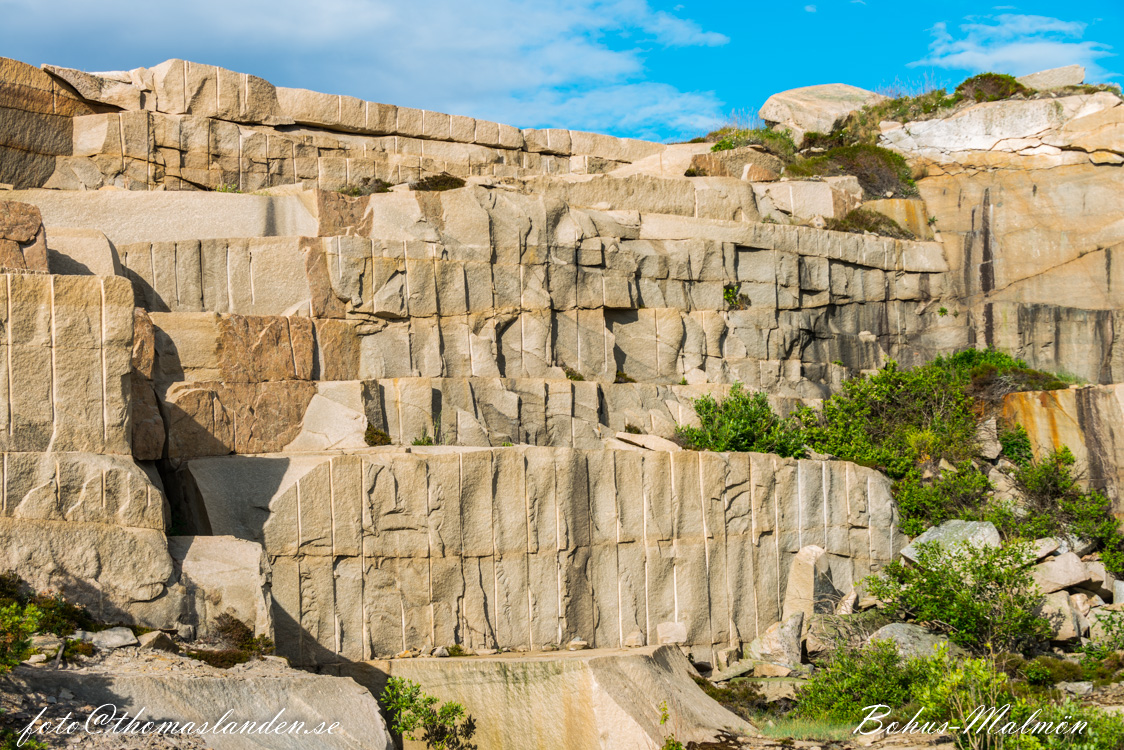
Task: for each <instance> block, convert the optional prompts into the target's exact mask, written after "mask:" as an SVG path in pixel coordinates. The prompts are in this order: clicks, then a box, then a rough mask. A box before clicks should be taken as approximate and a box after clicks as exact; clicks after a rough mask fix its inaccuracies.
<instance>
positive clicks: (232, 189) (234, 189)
mask: <svg viewBox="0 0 1124 750" xmlns="http://www.w3.org/2000/svg"><path fill="white" fill-rule="evenodd" d="M215 192H216V193H241V192H242V191H241V190H240V189H239V187H238V183H236V182H231V183H226V182H224V183H223V184H221V185H219V186H218V187H217V188H215Z"/></svg>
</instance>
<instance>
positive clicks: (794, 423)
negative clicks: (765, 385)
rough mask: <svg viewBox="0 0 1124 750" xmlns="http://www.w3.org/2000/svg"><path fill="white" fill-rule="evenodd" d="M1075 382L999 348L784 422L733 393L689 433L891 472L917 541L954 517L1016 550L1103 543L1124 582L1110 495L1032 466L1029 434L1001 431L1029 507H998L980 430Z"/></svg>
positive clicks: (1062, 468)
mask: <svg viewBox="0 0 1124 750" xmlns="http://www.w3.org/2000/svg"><path fill="white" fill-rule="evenodd" d="M1067 386H1068V380H1067V379H1066V378H1063V377H1060V376H1057V375H1054V374H1052V373H1046V372H1042V371H1040V370H1034V369H1032V368H1030V367H1028V366H1027V364H1026V362H1024V361H1023V360H1020V359H1015V358H1013V357H1010V356H1008V355H1006V354H1003V353H1001V352H997V351H994V350H976V349H969V350H967V351H963V352H960V353H958V354H954V355H952V356H950V357H939V358H937V359H936V360H934V361H932V362H929V363H928V364H925V365H921V366H919V367H915V368H912V369H903V368H900V367H898V365H897V363H895V362H893V361H891V362H888V363H887V364H886V366H885V367H883V368H882V369H881V370H880V371H878V372H876V373H873V374H868V375H859V376H857V377H854V378H850V379H848V380H846V381H845V382H844V383H843V386H842V388H841V389H840V391H839V392H838V393H836V394H834V395H833V396H831V397H830V398H827V399H825V400H824V401H823V403H822V405H821V406H820V408H819V409H812V408H810V407H802V408H800V409H797V410H796V411H795V412H794V413H793V414H791V415H789V416H788V417H786V418H782V417H780V416H779V415H777V414H776V412H774V411H773V409H772V407H771V406H770V405H769V402H768V400H767V398H766V397H765V395H764V394H762V393H749V392H747V391H746V390H745V389H744V388H743V387H742V386H741V385H740V384H735V386H734V388H733V389H732V390H731V391H730V394H729V395H728V396H727V398H725V399H722V400H716V399H714V398H713V397H711V396H705V397H703V398H699V399H697V400H696V401H695V402H694V406H695V413H696V414H697V415H698V417H699V422H700V426H699V427H690V426H680V427H679V428H678V430H677V436H678V439H679V440H680V442H681V443H682V444H683V445H684V446H686V447H688V448H691V449H695V450H713V451H757V452H768V453H776V454H779V455H782V456H788V457H796V458H800V457H803V456H805V455H807V452H808V450H809V449H810V450H813V451H816V452H817V453H821V454H828V455H831V456H834V457H836V458H839V459H841V460H845V461H852V462H854V463H857V464H860V465H863V466H868V467H871V468H874V469H878V470H879V471H882V472H884V473H885V474H886V475H887V476H888V477H890V479H892V480H894V497H895V500H896V501H897V504H898V509H899V511H900V512H901V529H902V531H904V532H905V533H907V534H909V535H911V536H916V535H917V534H920V533H922V532H923V531H924V530H925V529H927V528H929V527H930V526H934V525H938V524H940V523H943V522H944V521H948V520H951V519H964V520H985V521H991V522H992V523H994V524H995V525H996V527H997V528H998V529H999V531H1000V533H1001V535H1002V536H1003V537H1004V538H1005V539H1008V540H1015V539H1036V538H1040V537H1043V536H1049V535H1052V534H1061V533H1074V534H1077V535H1079V536H1080V537H1082V538H1084V539H1087V540H1089V541H1092V542H1095V543H1096V545H1097V548H1098V549H1099V550H1100V552H1101V555H1102V558H1103V560H1104V562H1105V565H1106V567H1107V568H1108V569H1110V570H1112V571H1116V572H1124V534H1121V532H1120V530H1119V528H1118V524H1117V523H1116V521H1115V519H1114V518H1113V517H1112V514H1111V502H1110V501H1109V500H1108V498H1106V497H1105V496H1104V494H1103V493H1100V492H1097V491H1085V490H1083V489H1082V488H1081V486H1080V484H1079V483H1078V477H1077V476H1076V475H1075V473H1074V463H1075V462H1074V460H1073V456H1072V454H1071V453H1070V452H1069V451H1068V450H1066V449H1064V448H1063V449H1061V450H1059V451H1058V452H1056V453H1053V454H1050V455H1047V456H1045V457H1043V458H1042V459H1041V460H1037V461H1036V460H1034V459H1033V457H1032V454H1031V451H1030V444H1029V440H1028V438H1027V436H1026V434H1025V432H1020V431H1019V430H1018V429H1017V428H1015V427H1013V426H1008V427H1006V428H1005V429H1004V430H1003V431H1002V432H1001V433H1000V438H1001V440H1000V444H1001V446H1002V447H1003V450H1004V456H1005V457H1007V458H1008V459H1009V460H1011V461H1012V462H1013V463H1015V464H1016V465H1017V467H1018V468H1017V469H1016V470H1015V471H1014V472H1013V480H1014V483H1015V485H1016V486H1017V488H1018V489H1019V490H1020V494H1021V496H1022V497H1023V498H1025V500H1024V501H1023V502H1022V503H1021V504H1019V505H1017V506H1016V505H1013V504H1012V503H1011V502H1010V501H1007V500H1003V499H1001V498H997V497H996V495H995V493H994V489H995V488H994V487H993V486H992V483H991V481H990V480H989V479H988V476H987V474H986V473H985V471H984V468H982V467H984V466H985V464H984V463H983V462H982V461H981V460H980V456H979V447H978V444H977V437H976V432H977V424H978V422H979V421H980V419H981V417H983V416H985V415H990V414H994V413H995V412H997V411H998V407H999V405H1000V403H1001V401H1002V399H1003V397H1004V396H1006V395H1007V394H1008V393H1013V392H1016V391H1024V390H1056V389H1059V388H1065V387H1067Z"/></svg>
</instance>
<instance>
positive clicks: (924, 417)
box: [798, 361, 976, 479]
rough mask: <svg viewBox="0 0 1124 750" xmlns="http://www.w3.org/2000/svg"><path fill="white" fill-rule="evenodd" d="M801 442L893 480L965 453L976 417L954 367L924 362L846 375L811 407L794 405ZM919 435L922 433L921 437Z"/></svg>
mask: <svg viewBox="0 0 1124 750" xmlns="http://www.w3.org/2000/svg"><path fill="white" fill-rule="evenodd" d="M798 417H799V419H800V420H801V422H802V424H803V425H804V427H805V428H806V430H807V441H808V445H809V446H811V447H812V448H813V449H814V450H816V451H819V452H821V453H830V454H832V455H834V456H837V457H839V458H841V459H843V460H844V461H854V462H855V463H858V464H862V465H863V466H871V467H874V468H878V469H881V470H883V471H885V472H886V473H887V474H888V475H889V476H890V477H891V478H892V479H901V478H903V477H905V476H907V475H908V474H910V473H911V472H912V471H914V470H915V469H916V468H917V467H918V466H919V465H921V464H926V463H932V464H936V463H937V462H939V461H940V459H942V458H943V459H945V460H947V461H950V462H952V463H959V462H961V461H966V460H969V459H971V458H972V457H973V455H974V453H975V451H974V444H975V434H976V421H975V417H974V416H973V414H972V410H971V399H970V398H969V397H968V395H967V394H966V393H964V391H963V388H961V387H960V382H959V380H958V378H957V376H956V374H955V373H954V372H953V371H951V370H949V369H948V368H944V367H940V366H935V365H926V366H923V367H916V368H914V369H912V370H902V369H899V368H898V366H897V363H896V362H893V361H890V362H888V363H887V364H886V366H885V367H883V368H882V370H880V371H879V372H877V373H875V374H873V375H863V376H860V377H856V378H851V379H850V380H847V381H845V382H844V383H843V388H842V390H841V391H840V392H839V393H837V394H835V395H834V396H832V397H831V398H829V399H827V400H826V401H824V402H823V406H822V407H821V409H820V410H819V412H814V411H812V410H811V409H804V410H801V411H800V412H799V414H798ZM921 438H923V439H921Z"/></svg>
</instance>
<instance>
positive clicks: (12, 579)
mask: <svg viewBox="0 0 1124 750" xmlns="http://www.w3.org/2000/svg"><path fill="white" fill-rule="evenodd" d="M12 604H16V605H19V606H20V607H25V606H27V605H34V606H35V608H36V609H37V610H38V611H39V630H40V631H42V632H44V633H53V634H55V635H58V636H64V635H70V634H71V633H73V632H74V631H75V630H103V629H104V628H105V627H106V626H105V625H102V624H100V623H98V622H97V621H95V620H94V618H93V617H92V616H91V615H90V613H89V612H87V611H86V610H85V609H83V608H82V607H79V606H77V605H75V604H71V603H70V602H68V601H66V600H65V599H63V597H62V594H59V593H57V592H46V593H41V594H37V593H35V592H33V591H32V590H31V589H30V588H28V587H27V586H26V585H25V584H24V582H23V581H22V580H21V579H20V577H19V576H17V575H16V574H15V573H4V574H2V575H0V607H7V606H9V605H12Z"/></svg>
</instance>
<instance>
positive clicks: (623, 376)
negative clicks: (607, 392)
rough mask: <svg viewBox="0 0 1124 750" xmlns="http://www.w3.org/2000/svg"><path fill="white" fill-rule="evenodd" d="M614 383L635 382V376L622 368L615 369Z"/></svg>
mask: <svg viewBox="0 0 1124 750" xmlns="http://www.w3.org/2000/svg"><path fill="white" fill-rule="evenodd" d="M613 382H614V383H635V382H636V378H633V377H630V376H629V374H628V373H626V372H625V371H624V370H617V376H616V377H615V378H613Z"/></svg>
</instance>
